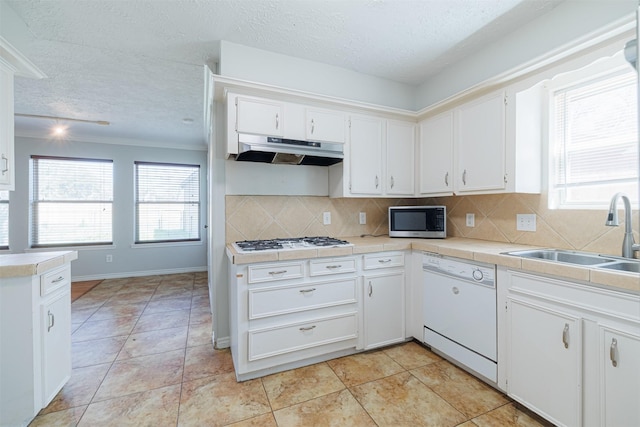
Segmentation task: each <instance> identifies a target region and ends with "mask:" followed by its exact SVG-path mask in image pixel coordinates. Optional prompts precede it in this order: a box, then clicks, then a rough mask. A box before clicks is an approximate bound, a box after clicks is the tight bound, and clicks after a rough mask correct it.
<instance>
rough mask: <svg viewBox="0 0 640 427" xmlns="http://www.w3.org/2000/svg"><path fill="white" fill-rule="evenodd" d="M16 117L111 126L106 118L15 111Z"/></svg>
mask: <svg viewBox="0 0 640 427" xmlns="http://www.w3.org/2000/svg"><path fill="white" fill-rule="evenodd" d="M14 116H16V117H27V118H30V119H47V120H55V121H56V122H57V121H58V120H64V121H67V122H79V123H92V124H95V125H100V126H109V125H110V124H111V123H110V122H108V121H106V120H83V119H72V118H71V117H56V116H40V115H38V114H23V113H15V114H14Z"/></svg>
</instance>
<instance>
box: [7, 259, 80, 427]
mask: <svg viewBox="0 0 640 427" xmlns="http://www.w3.org/2000/svg"><path fill="white" fill-rule="evenodd" d="M0 348H2V364H1V365H0V426H3V427H4V426H11V427H14V426H26V425H28V424H29V423H30V422H31V420H32V419H33V418H34V417H35V416H36V415H37V414H38V412H39V411H40V409H42V408H44V407H46V406H47V405H48V404H49V403H50V402H51V400H53V398H54V397H55V396H56V394H57V393H58V392H59V391H60V389H62V387H63V386H64V384H65V383H66V382H67V381H68V380H69V378H70V376H71V269H70V265H69V264H65V265H62V266H60V267H57V268H54V269H51V270H49V271H46V272H44V273H43V274H39V275H34V276H23V277H8V278H7V277H4V278H2V285H1V286H0Z"/></svg>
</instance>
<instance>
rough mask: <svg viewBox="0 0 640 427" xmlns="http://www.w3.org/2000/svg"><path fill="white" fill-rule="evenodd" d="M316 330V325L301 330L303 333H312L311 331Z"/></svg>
mask: <svg viewBox="0 0 640 427" xmlns="http://www.w3.org/2000/svg"><path fill="white" fill-rule="evenodd" d="M315 328H316V325H313V326H307V327H302V328H300V330H301V331H302V332H306V331H310V330H312V329H315Z"/></svg>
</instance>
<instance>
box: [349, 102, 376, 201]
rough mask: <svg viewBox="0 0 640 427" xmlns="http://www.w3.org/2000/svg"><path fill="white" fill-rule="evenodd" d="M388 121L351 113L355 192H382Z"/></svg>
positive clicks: (352, 175)
mask: <svg viewBox="0 0 640 427" xmlns="http://www.w3.org/2000/svg"><path fill="white" fill-rule="evenodd" d="M383 126H384V120H382V119H380V118H377V117H371V116H356V115H353V116H351V119H350V126H349V144H350V147H349V151H350V156H349V167H350V172H351V185H350V186H349V187H350V192H351V193H352V194H363V195H365V194H368V195H382V141H383V137H384V134H383Z"/></svg>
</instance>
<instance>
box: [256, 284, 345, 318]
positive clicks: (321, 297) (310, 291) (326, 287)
mask: <svg viewBox="0 0 640 427" xmlns="http://www.w3.org/2000/svg"><path fill="white" fill-rule="evenodd" d="M355 302H356V279H355V278H354V279H347V280H340V281H335V282H325V283H308V284H304V285H298V286H283V287H277V288H274V287H272V288H266V289H251V290H249V318H250V319H259V318H261V317H269V316H277V315H280V314H287V313H295V312H298V311H304V310H309V309H315V308H322V307H330V306H335V305H341V304H352V303H355Z"/></svg>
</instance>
